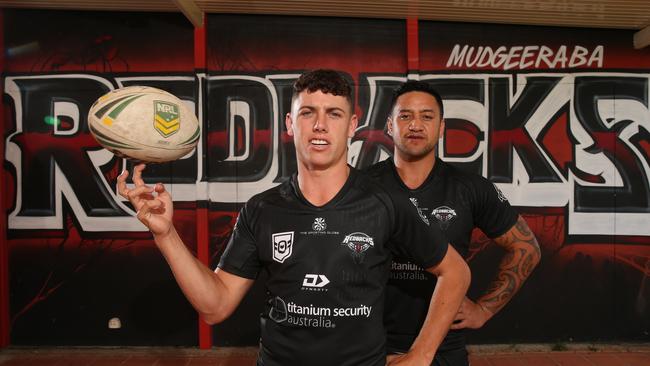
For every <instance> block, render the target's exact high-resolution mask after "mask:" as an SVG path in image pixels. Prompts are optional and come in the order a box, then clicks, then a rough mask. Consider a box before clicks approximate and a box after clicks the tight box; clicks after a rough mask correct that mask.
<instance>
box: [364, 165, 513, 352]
mask: <svg viewBox="0 0 650 366" xmlns="http://www.w3.org/2000/svg"><path fill="white" fill-rule="evenodd" d="M367 173H368V174H369V175H371V176H372V177H373V178H375V179H377V180H378V181H380V182H381V184H382V185H383V187H384V188H386V190H388V192H390V193H391V194H399V195H403V194H406V195H408V197H409V199H410V200H411V201H412V202H413V204H414V205H416V206H417V207H418V210H419V211H420V213H421V215H422V217H423V218H425V219H426V220H428V221H429V222H430V224H431V225H435V226H438V227H440V228H441V229H442V230H444V231H445V234H446V236H447V239H448V240H449V241H450V242H451V244H452V245H453V246H454V248H455V249H456V251H458V253H460V255H461V256H463V257H464V258H465V257H466V256H467V254H468V251H469V245H470V240H471V236H472V230H473V229H474V227H478V228H480V229H481V230H483V232H484V233H485V234H486V235H487V236H488V237H490V238H495V237H498V236H500V235H502V234H504V233H506V232H507V231H508V230H510V228H512V226H513V225H514V224H515V223H516V222H517V217H518V214H517V212H516V211H515V210H514V209H513V208H512V206H510V204H509V203H508V200H507V199H506V197H505V196H504V195H503V194H502V193H501V191H499V190H498V188H496V186H495V185H494V184H492V183H491V182H490V181H489V180H487V179H485V178H484V177H482V176H480V175H477V174H469V173H465V172H463V171H461V170H459V169H458V168H455V167H453V166H452V165H449V164H447V163H445V162H444V161H442V160H440V159H436V163H435V165H434V167H433V169H432V171H431V172H430V173H429V176H428V177H427V179H426V180H425V181H424V183H422V185H421V186H420V187H418V188H417V189H413V190H411V189H409V188H408V187H407V186H406V185H405V184H404V183H403V182H402V180H401V178H400V177H399V174H398V173H397V170H396V168H395V165H394V162H393V160H392V158H391V159H387V160H384V161H382V162H379V163H377V164H375V165H373V166H371V167H370V168H368V171H367ZM435 281H436V279H435V277H434V276H432V275H431V274H429V273H428V272H425V271H423V270H422V269H421V267H420V266H418V265H417V264H413V263H412V262H410V261H409V260H408V259H407V258H399V257H397V256H396V257H395V258H394V260H393V263H392V265H391V274H390V279H389V281H388V287H387V288H386V313H385V317H384V322H385V325H386V329H387V331H388V343H387V348H388V350H389V351H390V352H406V351H408V349H409V348H410V347H411V344H412V343H413V341H414V340H415V338H416V336H417V335H418V332H419V331H420V328H421V327H422V323H423V322H424V319H425V318H426V314H427V310H428V309H429V303H430V299H431V294H432V291H433V288H434V286H435ZM464 346H465V336H464V331H463V330H450V331H449V333H448V334H447V336H446V337H445V339H444V340H443V342H442V344H441V345H440V348H439V349H440V350H441V351H444V350H445V349H454V348H459V347H464Z"/></svg>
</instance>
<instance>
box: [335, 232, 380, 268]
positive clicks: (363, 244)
mask: <svg viewBox="0 0 650 366" xmlns="http://www.w3.org/2000/svg"><path fill="white" fill-rule="evenodd" d="M341 245H345V246H347V247H348V249H350V250H351V251H352V258H353V259H354V261H355V262H356V263H362V262H363V258H364V256H365V252H366V250H368V249H370V248H371V247H374V246H375V241H374V240H373V239H372V237H371V236H369V235H368V234H366V233H361V232H356V233H352V234H348V235H346V236H345V239H343V242H342V243H341Z"/></svg>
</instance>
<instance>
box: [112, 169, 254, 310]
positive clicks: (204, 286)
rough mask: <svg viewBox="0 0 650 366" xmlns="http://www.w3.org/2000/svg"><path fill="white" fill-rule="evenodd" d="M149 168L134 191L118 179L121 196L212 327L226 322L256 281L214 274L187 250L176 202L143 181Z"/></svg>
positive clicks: (137, 177)
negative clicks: (178, 228)
mask: <svg viewBox="0 0 650 366" xmlns="http://www.w3.org/2000/svg"><path fill="white" fill-rule="evenodd" d="M144 168H145V166H144V165H143V164H140V165H137V166H136V167H135V168H134V169H133V183H134V184H135V186H134V187H133V188H131V189H130V188H128V187H127V185H126V178H127V177H128V175H129V173H128V172H127V171H124V172H122V174H120V176H119V177H118V178H117V188H118V192H119V194H120V195H121V196H122V197H125V198H128V199H129V201H130V202H131V204H133V207H134V208H135V209H136V211H137V217H138V220H140V221H141V222H142V223H143V224H144V225H145V226H146V227H147V228H149V230H150V231H151V233H152V234H153V238H154V240H155V242H156V245H157V246H158V248H159V249H160V251H161V252H162V254H163V256H164V257H165V259H166V260H167V263H168V264H169V266H170V267H171V270H172V273H173V274H174V277H175V278H176V281H177V282H178V284H179V286H180V287H181V289H182V290H183V293H184V294H185V296H186V297H187V299H188V300H189V301H190V302H191V303H192V305H193V306H194V308H195V309H196V310H197V311H198V312H199V314H200V315H201V317H202V318H203V319H204V320H205V321H206V322H208V323H218V322H220V321H222V320H224V319H226V318H227V317H228V316H229V315H230V314H231V313H232V312H233V311H234V310H235V308H236V307H237V305H239V303H240V302H241V299H242V298H243V297H244V295H245V294H246V292H247V291H248V289H249V288H250V287H251V285H252V284H253V280H250V279H246V278H243V277H239V276H235V275H233V274H230V273H228V272H225V271H222V270H219V269H217V270H216V271H214V272H213V271H212V270H210V269H209V268H208V267H207V266H205V265H204V264H203V263H201V262H200V261H199V260H198V259H197V258H196V257H195V256H194V255H193V254H192V253H191V252H190V251H189V249H187V247H186V246H185V243H183V240H182V239H181V238H180V236H179V235H178V232H177V231H176V228H174V225H173V223H172V217H173V201H172V197H171V195H170V194H169V192H167V191H166V190H165V187H164V186H163V185H162V184H160V183H158V184H156V185H155V186H154V187H150V186H147V185H146V184H145V183H144V181H143V179H142V171H143V170H144Z"/></svg>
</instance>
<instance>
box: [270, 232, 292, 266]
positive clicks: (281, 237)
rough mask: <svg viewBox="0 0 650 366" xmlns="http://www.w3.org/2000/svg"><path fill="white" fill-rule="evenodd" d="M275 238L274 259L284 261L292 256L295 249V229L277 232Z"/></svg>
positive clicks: (273, 237)
mask: <svg viewBox="0 0 650 366" xmlns="http://www.w3.org/2000/svg"><path fill="white" fill-rule="evenodd" d="M272 240H273V260H274V261H276V262H279V263H283V262H284V260H285V259H287V258H289V257H290V256H291V252H292V250H293V231H287V232H284V233H275V234H273V236H272Z"/></svg>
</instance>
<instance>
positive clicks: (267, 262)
mask: <svg viewBox="0 0 650 366" xmlns="http://www.w3.org/2000/svg"><path fill="white" fill-rule="evenodd" d="M389 242H395V243H398V242H399V243H410V244H408V245H400V246H398V247H391V246H390V245H389V244H388V243H389ZM447 243H448V242H447V240H446V239H445V238H444V237H443V234H442V231H441V230H439V228H437V227H436V226H435V225H427V224H426V223H425V222H424V221H423V220H422V219H421V218H420V217H419V215H418V213H417V210H416V209H415V207H414V206H413V205H412V204H411V202H410V201H409V200H408V198H407V197H406V196H403V197H400V196H393V197H391V196H389V195H388V193H387V192H386V191H385V190H384V189H382V188H381V187H380V186H379V185H377V183H376V182H374V181H373V180H372V179H370V178H369V177H367V176H365V175H364V174H361V173H359V172H358V171H356V170H355V169H353V168H350V176H349V177H348V180H347V181H346V183H345V184H344V186H343V188H342V189H341V190H340V191H339V193H338V194H337V195H336V196H335V197H334V198H333V199H332V200H331V201H330V202H328V203H327V204H325V205H324V206H321V207H316V206H313V205H312V204H311V203H309V202H308V201H307V200H306V199H305V198H304V197H303V196H302V194H301V192H300V189H299V187H298V183H297V177H296V175H294V176H293V177H292V179H291V180H290V181H288V182H285V183H283V184H281V185H279V186H277V187H275V188H273V189H270V190H268V191H265V192H263V193H261V194H258V195H256V196H254V197H252V198H251V199H250V200H249V201H248V203H247V204H246V205H245V206H244V207H243V208H242V210H241V211H240V213H239V217H238V220H237V223H236V225H235V228H234V230H233V235H232V237H231V239H230V242H229V243H228V246H227V248H226V250H225V252H224V254H223V256H222V258H221V261H220V263H219V267H220V268H221V269H223V270H224V271H227V272H229V273H232V274H235V275H238V276H242V277H246V278H250V279H254V278H256V277H257V275H258V273H259V272H260V271H261V270H265V271H267V272H268V280H267V282H266V288H267V304H266V306H265V308H264V310H263V311H262V314H261V345H260V355H259V359H258V363H259V364H261V365H265V366H275V365H328V366H329V365H382V366H383V365H384V364H385V342H386V339H385V328H384V326H383V322H382V318H383V312H384V310H383V305H384V294H385V285H386V281H387V279H388V275H389V268H390V263H391V260H390V259H391V253H394V254H395V255H399V256H400V257H406V258H410V259H411V260H413V261H415V262H417V263H418V264H419V265H420V266H422V267H424V268H428V267H431V266H434V265H436V264H438V263H439V262H440V261H441V260H442V258H443V257H444V255H445V254H446V251H447Z"/></svg>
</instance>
